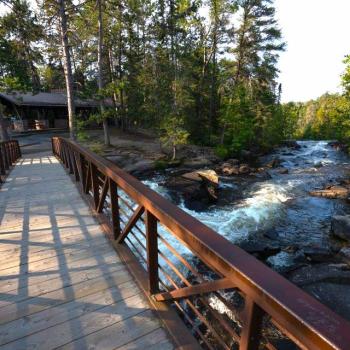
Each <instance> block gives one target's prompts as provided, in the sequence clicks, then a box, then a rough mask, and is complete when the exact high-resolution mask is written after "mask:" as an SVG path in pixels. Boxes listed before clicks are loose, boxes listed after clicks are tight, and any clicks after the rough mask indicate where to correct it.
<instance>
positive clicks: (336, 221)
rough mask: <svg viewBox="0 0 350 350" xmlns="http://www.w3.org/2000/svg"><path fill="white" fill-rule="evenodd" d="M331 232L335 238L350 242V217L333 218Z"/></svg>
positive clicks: (338, 216) (339, 216) (337, 216)
mask: <svg viewBox="0 0 350 350" xmlns="http://www.w3.org/2000/svg"><path fill="white" fill-rule="evenodd" d="M331 232H332V234H333V235H334V236H336V237H338V238H341V239H344V240H346V241H348V242H350V216H349V215H346V216H341V215H335V216H333V217H332V221H331Z"/></svg>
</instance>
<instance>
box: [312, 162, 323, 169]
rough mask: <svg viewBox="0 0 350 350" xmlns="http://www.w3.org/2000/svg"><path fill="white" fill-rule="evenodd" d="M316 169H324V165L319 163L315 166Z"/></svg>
mask: <svg viewBox="0 0 350 350" xmlns="http://www.w3.org/2000/svg"><path fill="white" fill-rule="evenodd" d="M314 167H315V168H322V167H323V164H322V162H317V163H316V164H314Z"/></svg>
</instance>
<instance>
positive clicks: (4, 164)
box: [0, 140, 21, 183]
mask: <svg viewBox="0 0 350 350" xmlns="http://www.w3.org/2000/svg"><path fill="white" fill-rule="evenodd" d="M20 157H21V149H20V147H19V144H18V141H17V140H10V141H3V142H0V183H2V182H3V181H4V178H5V176H6V174H7V173H8V171H9V170H10V168H11V167H12V165H13V164H15V163H16V161H17V159H18V158H20Z"/></svg>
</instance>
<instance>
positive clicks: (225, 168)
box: [220, 162, 239, 176]
mask: <svg viewBox="0 0 350 350" xmlns="http://www.w3.org/2000/svg"><path fill="white" fill-rule="evenodd" d="M220 171H221V173H222V174H224V175H226V176H231V175H238V174H239V166H238V165H232V164H231V163H228V162H226V163H224V164H222V166H221V168H220Z"/></svg>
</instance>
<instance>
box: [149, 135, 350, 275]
mask: <svg viewBox="0 0 350 350" xmlns="http://www.w3.org/2000/svg"><path fill="white" fill-rule="evenodd" d="M298 143H299V145H300V146H301V147H300V148H299V149H290V148H286V147H283V148H279V149H277V150H276V151H275V152H274V154H271V155H269V156H267V157H265V159H262V162H267V161H268V160H269V159H272V158H273V157H278V158H279V159H280V160H281V161H282V166H283V167H285V168H287V169H288V174H280V173H279V171H278V170H270V171H269V173H270V175H271V178H270V179H269V180H266V181H260V180H259V181H250V182H248V183H245V186H246V188H244V190H243V199H240V200H238V201H237V200H233V201H232V202H230V203H226V204H225V205H212V206H211V207H209V208H207V209H206V210H204V211H200V212H197V211H194V210H190V209H188V208H186V206H185V205H184V203H183V201H180V203H179V204H178V205H179V206H180V207H181V208H182V209H183V210H185V211H186V212H188V213H189V214H191V215H192V216H194V217H196V218H197V219H198V220H200V221H201V222H203V223H205V224H206V225H208V226H210V227H211V228H213V229H214V230H215V231H217V232H218V233H220V234H221V235H223V236H224V237H226V238H227V239H228V240H229V241H231V242H233V243H236V244H241V243H242V242H245V241H246V240H254V239H257V238H259V239H260V240H261V239H262V238H261V237H265V236H262V233H263V234H264V235H267V237H269V238H272V239H273V241H274V242H275V243H276V242H277V243H278V245H279V246H281V247H284V248H288V247H290V246H293V247H297V248H298V249H299V248H303V247H314V248H315V247H322V248H327V247H328V246H329V232H330V219H331V217H332V216H333V215H336V214H344V213H349V212H350V210H349V207H348V205H347V204H346V203H345V202H344V201H342V200H334V199H326V198H317V197H311V196H310V195H309V191H310V190H313V189H317V188H323V187H324V186H325V185H327V184H330V183H336V182H337V181H339V180H340V179H342V178H345V177H346V176H347V175H348V174H349V173H350V159H349V157H348V156H346V155H345V154H344V153H342V152H340V151H337V150H335V149H333V148H332V147H330V146H329V145H328V142H327V141H299V142H298ZM163 177H164V175H161V176H156V177H155V178H153V179H150V180H147V181H144V183H145V184H146V185H148V186H149V187H151V188H152V189H153V190H155V191H157V192H158V193H160V194H162V195H163V196H165V197H168V198H169V199H171V196H170V194H169V191H168V189H167V188H166V187H164V186H162V185H161V183H162V182H163V181H162V180H163V179H162V178H163ZM241 185H242V183H241V182H239V181H238V182H237V179H235V177H223V178H221V179H220V192H221V195H224V196H225V197H228V198H229V197H230V194H232V193H234V191H237V188H238V186H241ZM269 240H270V239H269ZM294 257H295V249H294V250H293V249H292V251H291V252H288V249H283V250H281V251H280V252H278V253H277V254H275V255H273V256H270V257H269V258H268V259H267V261H266V262H267V263H268V264H270V265H271V266H272V267H273V268H274V269H276V270H281V271H283V269H284V268H288V266H291V265H293V263H294V261H293V260H294Z"/></svg>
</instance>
